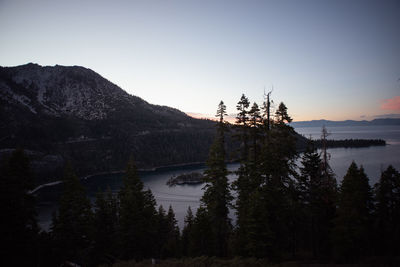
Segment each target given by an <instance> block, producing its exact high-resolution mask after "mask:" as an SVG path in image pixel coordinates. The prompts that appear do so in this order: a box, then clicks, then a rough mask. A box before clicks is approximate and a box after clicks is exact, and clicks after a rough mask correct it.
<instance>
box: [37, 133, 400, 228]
mask: <svg viewBox="0 0 400 267" xmlns="http://www.w3.org/2000/svg"><path fill="white" fill-rule="evenodd" d="M296 131H297V132H298V133H300V134H303V135H304V136H306V137H309V136H310V135H311V136H312V138H313V139H318V138H320V135H321V128H319V127H307V128H296ZM328 131H329V132H330V133H331V135H330V136H329V137H328V138H329V139H351V138H352V139H384V140H385V141H386V142H387V144H388V145H387V146H379V147H369V148H333V149H329V150H328V152H329V153H330V155H331V159H330V165H331V167H332V169H333V171H334V172H335V174H336V178H337V180H338V182H339V183H340V181H341V180H342V179H343V176H344V175H345V173H346V170H347V168H348V167H349V165H350V164H351V162H352V161H355V162H356V163H357V164H358V165H363V167H364V169H365V171H366V173H367V175H368V177H369V179H370V183H371V185H373V184H375V183H376V182H377V181H378V179H379V176H380V173H381V172H382V170H385V169H386V168H387V166H389V165H390V164H391V165H393V166H394V167H395V168H396V169H397V170H399V171H400V126H379V127H378V126H358V127H331V128H328ZM238 166H239V165H238V164H229V165H228V169H229V170H230V171H235V170H236V169H237V168H238ZM204 169H205V166H204V165H193V166H186V167H179V168H164V169H161V170H157V171H152V172H140V173H139V176H140V178H141V179H142V181H143V183H144V186H145V187H146V188H150V189H151V190H152V192H153V194H154V197H155V199H156V201H157V204H158V205H163V207H164V209H168V207H169V206H170V205H171V206H172V208H173V209H174V211H175V215H176V219H177V220H178V225H179V227H180V228H181V229H182V227H183V223H184V217H185V214H186V211H187V209H188V207H189V206H190V207H191V208H192V211H193V212H195V211H196V210H197V208H198V207H199V205H200V198H201V196H202V194H203V190H202V188H203V185H181V186H175V187H168V186H167V185H166V182H167V180H168V179H169V178H170V177H171V176H173V175H178V174H182V173H187V172H193V171H196V172H202V171H204ZM121 177H122V175H121V174H113V175H102V176H96V177H92V178H89V179H87V180H84V181H83V183H84V185H85V187H86V189H87V193H88V195H89V198H90V199H91V200H92V201H94V198H95V195H96V193H97V192H98V191H99V190H105V189H106V188H107V187H109V188H110V189H111V190H112V191H113V192H115V193H117V192H118V190H119V188H120V187H121V185H122V179H121ZM228 178H229V180H230V182H232V181H233V180H234V179H235V175H234V174H231V175H229V177H228ZM61 191H62V185H55V186H51V187H45V188H43V189H41V190H40V191H39V192H38V193H37V197H38V200H37V211H38V221H39V225H40V226H41V227H42V229H45V230H48V229H49V227H50V223H51V216H52V213H53V212H55V211H56V210H57V200H58V197H59V195H60V193H61ZM231 217H232V218H234V216H233V211H231Z"/></svg>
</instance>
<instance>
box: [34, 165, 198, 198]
mask: <svg viewBox="0 0 400 267" xmlns="http://www.w3.org/2000/svg"><path fill="white" fill-rule="evenodd" d="M201 165H205V162H190V163H181V164H172V165H164V166H159V167H154V168H147V169H138V172H156V171H160V170H167V169H170V168H171V169H173V168H181V167H190V166H193V167H194V166H201ZM123 173H125V170H119V171H109V172H97V173H93V174H89V175H86V176H83V177H80V179H81V180H87V179H89V178H92V177H95V176H100V175H108V174H123ZM62 182H63V181H62V180H58V181H54V182H50V183H44V184H40V185H38V186H36V187H35V188H34V189H32V190H31V191H29V192H28V193H29V194H34V193H36V192H37V191H39V190H40V189H42V188H45V187H49V186H54V185H58V184H61V183H62Z"/></svg>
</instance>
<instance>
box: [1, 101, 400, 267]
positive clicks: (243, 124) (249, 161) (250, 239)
mask: <svg viewBox="0 0 400 267" xmlns="http://www.w3.org/2000/svg"><path fill="white" fill-rule="evenodd" d="M268 96H269V95H268ZM267 101H268V103H264V104H263V105H262V106H263V107H268V110H264V112H261V111H260V110H259V108H258V105H256V104H253V105H252V106H251V108H250V104H249V101H248V99H247V98H246V97H245V96H244V95H243V96H242V98H241V99H240V101H239V103H238V111H239V115H238V118H237V122H238V123H237V125H236V126H235V127H234V129H233V130H234V131H233V132H234V135H235V136H236V137H235V138H236V144H237V146H238V151H237V154H238V155H239V160H240V167H239V169H238V171H237V173H236V174H237V180H236V181H235V182H234V183H233V185H231V184H230V183H229V180H228V176H229V175H230V173H229V172H228V170H227V167H226V160H227V155H226V152H225V137H226V135H227V134H228V131H227V130H228V129H229V128H231V129H232V127H230V126H228V125H227V124H226V123H225V122H224V116H225V110H226V107H225V105H224V104H223V102H221V103H220V104H219V106H218V111H217V116H218V118H219V121H218V123H216V125H217V130H216V137H215V141H214V144H213V146H212V147H211V149H210V153H209V159H208V161H207V170H206V171H205V180H206V182H207V185H206V187H205V190H204V195H203V197H202V198H201V203H200V207H199V208H198V209H197V210H193V211H192V210H191V208H190V207H189V209H188V211H187V215H186V217H185V226H184V229H183V230H182V233H181V232H180V231H179V228H178V227H177V221H176V219H175V214H174V211H173V209H172V207H169V208H168V211H166V210H165V209H164V208H163V207H162V206H160V207H158V209H157V207H156V201H155V199H154V197H153V195H152V193H151V191H150V190H148V189H146V188H145V187H144V185H143V182H142V181H141V180H140V178H139V176H138V173H137V170H136V167H135V164H134V162H133V161H132V160H131V161H130V162H129V163H128V165H127V169H126V173H125V174H124V176H123V185H122V187H121V189H120V191H119V192H111V191H110V190H108V191H107V192H99V193H98V194H97V196H96V199H95V200H94V201H93V203H91V202H90V200H89V199H88V198H87V196H86V194H85V190H84V187H83V186H82V185H81V184H80V180H79V179H78V178H77V177H76V175H74V172H73V170H72V168H71V167H68V168H67V169H66V171H65V177H64V184H63V186H64V192H63V194H62V196H61V197H60V202H59V210H58V212H57V213H56V214H55V215H54V219H53V225H52V228H51V232H50V233H49V234H46V233H41V234H38V228H37V226H36V219H35V212H34V206H33V201H32V200H33V196H32V195H31V194H30V192H29V191H30V190H31V188H32V183H31V175H30V171H29V160H28V158H27V157H26V156H25V155H24V153H23V152H22V151H19V150H18V151H16V152H15V153H14V154H13V155H12V156H11V157H10V158H9V159H8V160H7V161H6V162H5V163H3V164H2V165H1V166H2V169H1V181H0V182H1V183H2V184H1V185H2V187H1V190H2V192H1V193H2V194H1V197H2V200H3V201H2V202H1V203H0V205H1V211H2V215H4V217H3V218H6V219H3V221H4V223H3V225H5V226H4V227H2V241H1V242H2V247H4V249H3V250H2V251H1V253H2V256H3V257H5V258H7V257H8V256H7V255H12V257H13V262H12V263H11V264H8V265H17V266H22V265H23V266H30V265H35V266H37V265H39V266H59V265H60V264H62V263H63V262H66V261H70V262H74V263H77V264H79V265H84V266H97V265H99V264H109V265H111V264H113V263H114V262H116V261H119V260H131V259H134V260H138V261H141V260H148V259H150V258H156V259H167V258H180V257H202V256H207V257H211V256H213V257H214V256H217V257H218V258H229V257H234V256H242V257H247V258H250V257H253V258H258V259H263V260H261V261H259V262H263V263H265V259H267V260H268V261H269V262H271V261H272V262H281V261H287V260H292V261H293V260H294V261H303V260H306V261H307V262H309V261H313V262H333V261H336V262H341V263H355V262H371V261H372V260H375V262H385V263H389V264H392V265H393V266H396V264H397V265H398V263H399V259H398V244H399V242H400V227H399V225H400V175H399V173H398V172H397V171H396V170H395V169H394V168H393V167H392V166H389V167H388V168H387V170H385V171H384V172H383V173H382V175H381V178H380V180H379V182H378V183H377V184H376V185H375V187H374V190H372V189H371V187H370V186H369V181H368V177H367V176H366V174H365V172H364V170H363V168H362V167H358V166H357V165H356V164H355V163H354V162H353V163H352V164H351V165H350V167H349V169H348V171H347V173H346V175H345V177H344V178H343V180H342V182H341V184H340V187H339V188H337V185H336V180H335V177H334V174H333V172H332V170H331V169H330V167H329V163H328V159H329V156H328V153H327V151H326V146H322V147H323V148H322V150H316V148H315V144H314V143H313V142H312V141H310V144H309V147H308V148H307V150H306V151H305V152H304V153H302V154H301V159H300V160H299V161H298V159H299V155H298V150H297V149H296V146H295V132H294V130H293V128H291V127H290V126H289V125H288V123H289V122H290V121H291V117H290V116H289V114H288V112H287V107H286V106H285V105H284V104H283V103H281V104H280V105H279V106H278V107H277V109H276V112H275V117H274V118H271V117H270V115H271V114H272V113H271V111H270V110H269V109H270V107H271V103H269V101H270V100H269V98H268V99H267ZM262 114H263V115H262ZM266 114H268V115H266ZM327 134H328V133H327V131H326V129H325V130H323V138H322V144H323V140H324V139H326V136H327ZM232 195H233V196H235V199H234V198H233V196H232ZM230 209H235V212H236V215H237V221H236V223H235V224H233V225H232V224H231V218H230V216H229V214H230ZM19 256H21V257H19ZM22 256H23V257H22ZM207 257H202V259H206V260H208V259H209V258H207ZM216 261H219V260H216ZM245 262H246V260H245ZM249 262H257V260H254V261H253V260H249Z"/></svg>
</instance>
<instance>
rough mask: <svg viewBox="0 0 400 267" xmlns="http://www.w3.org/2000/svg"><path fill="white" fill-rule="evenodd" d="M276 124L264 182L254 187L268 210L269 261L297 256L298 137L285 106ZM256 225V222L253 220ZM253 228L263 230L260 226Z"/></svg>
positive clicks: (267, 145) (265, 155)
mask: <svg viewBox="0 0 400 267" xmlns="http://www.w3.org/2000/svg"><path fill="white" fill-rule="evenodd" d="M275 118H276V119H275V121H274V122H273V123H272V125H271V129H269V130H268V131H267V132H266V133H265V134H264V137H265V141H264V142H263V146H262V151H261V156H260V166H258V167H259V170H260V174H261V178H262V179H261V180H260V181H259V183H258V185H257V184H256V185H255V187H256V188H257V187H260V191H259V192H258V193H257V195H258V196H259V197H260V198H261V199H262V201H263V202H264V206H265V214H263V215H262V216H264V217H265V218H266V219H265V221H266V222H267V223H268V227H264V229H265V232H264V233H263V234H262V235H263V236H265V237H269V238H270V239H268V240H267V239H266V240H265V242H266V243H267V244H270V245H269V247H270V248H271V251H270V252H269V254H270V255H269V257H272V258H275V259H279V258H280V257H281V256H282V255H283V254H288V253H292V254H294V253H295V248H296V242H297V241H296V240H297V237H296V235H295V234H296V230H295V229H296V227H297V226H296V221H297V218H296V216H295V215H296V205H295V204H296V190H295V186H294V181H293V177H295V176H296V175H297V173H296V168H295V166H296V164H295V159H296V157H297V151H296V143H295V133H294V130H293V128H292V127H291V126H289V125H287V123H288V122H291V118H290V116H289V115H288V114H287V108H286V106H285V105H284V104H283V103H281V104H280V105H279V108H278V110H277V111H276V113H275ZM251 221H253V222H257V218H251ZM251 227H252V228H254V227H255V228H258V229H262V227H260V226H257V225H255V226H251Z"/></svg>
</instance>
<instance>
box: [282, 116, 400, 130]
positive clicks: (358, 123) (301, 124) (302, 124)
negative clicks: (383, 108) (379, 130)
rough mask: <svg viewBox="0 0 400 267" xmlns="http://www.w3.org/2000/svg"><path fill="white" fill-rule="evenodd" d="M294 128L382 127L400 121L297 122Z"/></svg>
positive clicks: (389, 119) (292, 124) (397, 123)
mask: <svg viewBox="0 0 400 267" xmlns="http://www.w3.org/2000/svg"><path fill="white" fill-rule="evenodd" d="M290 125H291V126H293V127H294V128H300V127H322V126H324V125H325V126H326V127H339V126H380V125H400V119H391V118H387V119H375V120H372V121H366V120H362V121H354V120H345V121H329V120H312V121H296V122H292V123H290Z"/></svg>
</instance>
